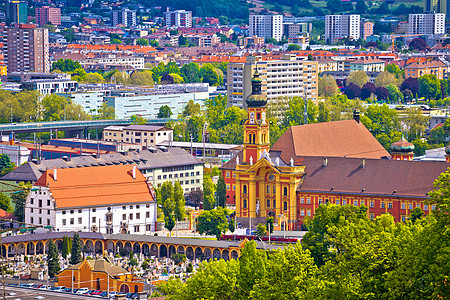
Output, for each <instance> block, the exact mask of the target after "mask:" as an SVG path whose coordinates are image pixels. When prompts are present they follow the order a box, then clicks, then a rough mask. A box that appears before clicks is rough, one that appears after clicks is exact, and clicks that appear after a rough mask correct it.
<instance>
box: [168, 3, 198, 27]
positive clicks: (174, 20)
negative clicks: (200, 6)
mask: <svg viewBox="0 0 450 300" xmlns="http://www.w3.org/2000/svg"><path fill="white" fill-rule="evenodd" d="M164 26H166V27H175V28H177V27H187V28H189V27H192V11H186V10H175V11H169V8H167V11H166V12H165V13H164Z"/></svg>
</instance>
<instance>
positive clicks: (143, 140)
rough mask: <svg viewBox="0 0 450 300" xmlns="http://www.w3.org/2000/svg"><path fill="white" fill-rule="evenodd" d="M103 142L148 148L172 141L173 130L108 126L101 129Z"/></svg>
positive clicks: (140, 126)
mask: <svg viewBox="0 0 450 300" xmlns="http://www.w3.org/2000/svg"><path fill="white" fill-rule="evenodd" d="M103 140H105V141H110V142H123V143H136V144H140V145H141V146H142V147H147V146H149V147H150V146H155V145H157V144H160V143H162V142H165V141H172V140H173V129H171V128H168V127H165V126H154V125H130V126H126V127H123V126H108V127H106V128H105V129H103Z"/></svg>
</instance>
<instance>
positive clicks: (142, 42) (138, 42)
mask: <svg viewBox="0 0 450 300" xmlns="http://www.w3.org/2000/svg"><path fill="white" fill-rule="evenodd" d="M136 45H140V46H148V40H147V39H143V38H140V39H137V40H136Z"/></svg>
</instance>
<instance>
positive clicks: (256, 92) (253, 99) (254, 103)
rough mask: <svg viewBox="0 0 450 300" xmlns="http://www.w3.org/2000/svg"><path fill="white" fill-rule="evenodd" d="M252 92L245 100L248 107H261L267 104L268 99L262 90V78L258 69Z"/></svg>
mask: <svg viewBox="0 0 450 300" xmlns="http://www.w3.org/2000/svg"><path fill="white" fill-rule="evenodd" d="M251 81H252V93H251V94H250V96H248V97H247V99H246V100H245V102H246V103H247V106H248V107H261V106H265V105H266V104H267V99H266V97H264V95H263V94H262V91H261V85H262V79H261V77H259V73H258V70H257V69H256V71H255V74H253V78H252V80H251Z"/></svg>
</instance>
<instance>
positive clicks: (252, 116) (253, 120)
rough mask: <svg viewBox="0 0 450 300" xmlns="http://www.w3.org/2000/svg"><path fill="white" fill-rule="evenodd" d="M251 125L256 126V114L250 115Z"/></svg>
mask: <svg viewBox="0 0 450 300" xmlns="http://www.w3.org/2000/svg"><path fill="white" fill-rule="evenodd" d="M250 124H255V113H254V112H251V113H250Z"/></svg>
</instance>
